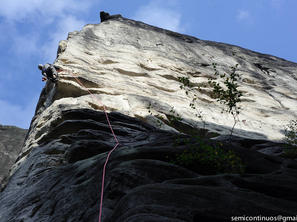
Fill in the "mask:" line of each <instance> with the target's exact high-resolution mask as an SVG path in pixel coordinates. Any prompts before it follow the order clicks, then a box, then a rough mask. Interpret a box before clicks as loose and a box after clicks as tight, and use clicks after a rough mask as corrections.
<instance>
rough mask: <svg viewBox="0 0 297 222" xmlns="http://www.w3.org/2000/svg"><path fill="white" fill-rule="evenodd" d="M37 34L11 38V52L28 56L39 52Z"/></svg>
mask: <svg viewBox="0 0 297 222" xmlns="http://www.w3.org/2000/svg"><path fill="white" fill-rule="evenodd" d="M37 41H38V34H32V33H31V34H25V35H23V36H22V35H17V36H13V45H12V50H14V52H15V53H17V54H18V55H26V56H30V55H32V54H36V53H38V52H39V49H38V42H37Z"/></svg>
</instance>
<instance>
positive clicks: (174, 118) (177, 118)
mask: <svg viewBox="0 0 297 222" xmlns="http://www.w3.org/2000/svg"><path fill="white" fill-rule="evenodd" d="M169 112H170V113H171V114H172V115H170V116H168V120H169V122H170V123H173V122H178V121H182V120H183V118H182V117H181V116H180V115H179V114H178V113H176V111H175V110H174V107H173V106H172V107H171V110H170V111H169Z"/></svg>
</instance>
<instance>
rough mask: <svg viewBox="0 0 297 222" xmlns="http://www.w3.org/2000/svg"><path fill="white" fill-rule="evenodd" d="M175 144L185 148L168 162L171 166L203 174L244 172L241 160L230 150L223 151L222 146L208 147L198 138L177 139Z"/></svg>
mask: <svg viewBox="0 0 297 222" xmlns="http://www.w3.org/2000/svg"><path fill="white" fill-rule="evenodd" d="M176 144H185V145H186V146H187V148H186V149H185V150H184V151H183V152H182V153H180V154H177V155H176V156H175V157H174V158H173V159H171V160H170V162H171V163H173V164H176V165H180V166H183V167H185V168H188V169H191V170H193V171H195V172H199V173H205V174H218V173H239V174H242V173H244V171H245V166H244V164H243V162H242V160H241V158H240V157H239V156H237V155H236V154H235V153H234V152H233V151H232V150H225V149H223V144H220V143H217V144H216V145H210V144H207V143H205V142H203V141H202V140H201V139H200V138H199V137H198V136H196V137H192V138H183V139H180V138H179V139H177V140H176Z"/></svg>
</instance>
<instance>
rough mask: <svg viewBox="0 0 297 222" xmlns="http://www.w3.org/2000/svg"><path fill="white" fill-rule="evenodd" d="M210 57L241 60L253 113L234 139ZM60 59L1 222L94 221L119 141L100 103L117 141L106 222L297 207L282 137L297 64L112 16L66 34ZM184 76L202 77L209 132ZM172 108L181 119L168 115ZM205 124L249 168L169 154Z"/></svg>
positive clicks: (1, 205)
mask: <svg viewBox="0 0 297 222" xmlns="http://www.w3.org/2000/svg"><path fill="white" fill-rule="evenodd" d="M213 62H215V63H217V69H218V70H219V71H221V72H224V71H226V72H227V71H229V66H234V65H235V64H236V63H238V64H239V73H240V74H241V75H242V80H241V82H240V86H241V88H240V89H241V90H243V91H245V100H244V102H243V104H242V106H243V107H244V109H243V110H242V114H241V115H240V118H241V119H242V120H246V121H244V122H242V123H240V124H238V125H237V128H236V129H235V132H234V134H235V136H234V138H233V142H231V143H229V142H227V141H226V140H225V139H224V134H228V133H229V129H230V127H232V118H231V117H230V116H228V115H224V114H221V113H220V111H221V108H222V106H221V105H220V104H218V103H216V102H215V98H212V97H211V89H210V88H209V87H208V86H207V84H205V83H206V82H207V80H208V77H213V69H212V68H211V63H213ZM55 65H56V66H58V67H60V72H59V73H60V79H59V81H58V82H57V83H56V84H54V83H51V82H48V83H47V84H46V86H45V87H44V89H43V91H42V92H41V96H40V99H39V102H38V105H37V109H36V113H35V116H34V118H33V120H32V123H31V126H30V129H29V133H28V137H27V139H26V141H25V144H24V147H23V148H22V152H21V154H20V155H19V156H18V159H17V162H16V164H14V166H13V168H12V170H11V176H10V179H9V182H8V184H7V186H6V187H5V189H4V190H3V191H2V192H1V193H0V221H1V222H2V221H3V222H6V221H11V222H12V221H18V222H21V221H22V222H27V221H36V222H37V221H38V222H39V221H50V222H51V221H52V222H64V221H85V222H92V221H98V215H99V204H100V194H101V190H100V188H101V185H102V178H101V177H102V173H103V166H104V162H105V160H106V157H107V155H108V152H109V151H110V150H111V149H112V148H113V147H114V146H115V144H116V141H115V138H114V136H113V134H112V132H111V130H110V128H109V124H108V121H107V119H106V115H105V113H104V107H105V108H106V110H107V112H108V117H109V121H110V123H111V125H112V129H113V131H114V133H115V135H116V138H117V140H118V141H119V146H118V148H117V149H116V150H115V151H114V152H113V153H112V154H111V156H110V160H109V163H108V165H107V168H106V170H107V171H106V176H105V183H104V199H103V212H102V221H104V222H110V221H111V222H128V221H129V222H133V221H135V222H136V221H137V222H139V221H144V222H145V221H147V222H148V221H150V222H152V221H156V222H157V221H162V222H166V221H168V222H169V221H170V222H190V221H229V220H230V217H231V216H237V215H268V216H272V215H286V216H287V215H296V209H297V203H296V200H295V197H296V196H297V186H296V185H297V162H296V160H293V159H285V158H283V157H281V156H280V153H281V152H282V145H283V144H281V143H280V141H277V140H279V139H281V138H282V136H283V134H282V133H283V132H282V131H281V130H282V128H283V125H284V124H286V123H287V121H289V120H290V119H295V118H296V109H297V108H296V107H297V103H296V97H297V94H296V85H297V84H296V83H297V79H296V73H297V64H295V63H292V62H289V61H285V60H282V59H279V58H277V57H274V56H270V55H263V54H259V53H256V52H252V51H249V50H246V49H242V48H239V47H236V46H232V45H226V44H222V43H215V42H210V41H202V40H199V39H196V38H194V37H191V36H185V35H181V34H178V33H174V32H170V31H167V30H163V29H159V28H156V27H152V26H149V25H146V24H144V23H141V22H136V21H133V20H128V19H125V18H122V17H120V16H116V17H112V18H110V19H109V20H107V21H104V22H103V23H101V24H96V25H87V26H85V27H84V28H83V30H82V31H80V32H73V33H69V37H68V40H67V41H62V42H61V44H60V46H59V49H58V57H57V59H56V62H55ZM179 77H186V78H189V80H190V81H191V83H192V84H194V85H195V86H197V88H196V91H197V95H198V97H199V98H198V101H197V104H198V105H199V109H200V110H201V111H202V112H203V113H204V115H203V116H204V121H205V123H206V126H205V129H203V130H201V128H202V126H203V122H202V121H201V119H199V118H197V117H196V116H195V114H196V113H195V112H194V111H193V110H192V109H190V107H189V103H190V102H191V100H192V98H193V95H192V94H191V93H190V94H189V95H186V93H185V92H184V91H182V90H181V89H180V85H181V83H180V82H179V81H178V80H179ZM198 86H201V88H200V89H198ZM194 89H195V88H194ZM89 93H92V94H89ZM103 104H104V105H103ZM172 116H176V117H177V116H181V117H182V120H181V119H178V118H175V121H170V120H171V119H172ZM161 117H162V118H161ZM161 121H162V122H161ZM201 132H203V133H204V134H206V135H207V136H206V137H204V138H203V139H201V140H202V141H204V143H207V144H210V145H212V146H214V144H220V148H221V149H222V150H225V151H226V152H227V151H233V152H234V153H235V154H236V155H238V156H239V157H240V158H241V160H242V163H243V164H244V165H245V171H244V172H241V174H239V173H236V172H233V173H230V172H227V173H222V172H214V171H213V170H212V166H210V165H205V164H204V163H203V160H201V162H199V161H197V162H195V163H194V164H192V165H189V166H187V165H182V164H178V163H176V162H172V161H171V159H174V158H175V157H176V155H179V154H181V153H183V152H184V151H188V147H189V144H191V145H193V146H195V147H202V145H201V143H200V142H199V141H196V140H192V139H191V136H192V135H195V134H198V133H201ZM218 135H221V136H218ZM213 136H218V137H216V138H215V139H214V138H213V139H210V137H213ZM181 138H182V139H181ZM183 139H189V141H190V142H189V143H186V142H184V141H185V140H183ZM215 140H216V141H215Z"/></svg>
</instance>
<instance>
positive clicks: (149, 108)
mask: <svg viewBox="0 0 297 222" xmlns="http://www.w3.org/2000/svg"><path fill="white" fill-rule="evenodd" d="M151 108H152V104H151V103H149V106H148V107H147V109H148V112H149V114H150V115H151V116H152V115H153V113H152V111H151ZM155 117H157V123H158V127H161V126H162V125H163V122H162V121H164V118H163V117H162V116H161V115H159V114H157V115H155ZM160 119H161V120H162V121H161V120H160Z"/></svg>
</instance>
